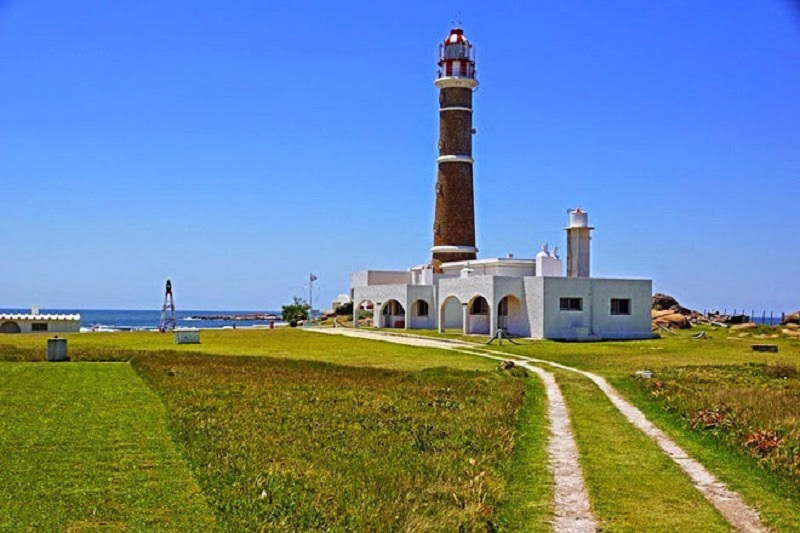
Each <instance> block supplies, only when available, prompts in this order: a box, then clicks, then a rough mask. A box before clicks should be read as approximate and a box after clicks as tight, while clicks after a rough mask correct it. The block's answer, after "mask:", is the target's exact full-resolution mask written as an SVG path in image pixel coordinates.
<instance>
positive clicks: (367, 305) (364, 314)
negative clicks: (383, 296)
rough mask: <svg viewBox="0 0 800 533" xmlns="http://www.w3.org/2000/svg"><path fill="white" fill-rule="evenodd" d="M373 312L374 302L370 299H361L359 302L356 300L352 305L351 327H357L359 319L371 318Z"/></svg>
mask: <svg viewBox="0 0 800 533" xmlns="http://www.w3.org/2000/svg"><path fill="white" fill-rule="evenodd" d="M374 314H375V302H373V301H372V300H361V301H360V302H358V305H354V306H353V327H354V328H357V327H358V326H359V321H360V320H373V319H374ZM365 325H367V324H365ZM372 325H375V324H372ZM375 326H376V325H375ZM376 327H377V326H376Z"/></svg>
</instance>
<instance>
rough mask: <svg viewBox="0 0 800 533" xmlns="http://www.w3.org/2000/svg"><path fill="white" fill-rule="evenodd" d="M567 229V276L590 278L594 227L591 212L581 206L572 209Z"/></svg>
mask: <svg viewBox="0 0 800 533" xmlns="http://www.w3.org/2000/svg"><path fill="white" fill-rule="evenodd" d="M568 212H569V225H568V226H567V227H566V228H565V229H566V230H567V277H568V278H588V277H589V267H590V264H591V262H590V251H591V244H590V243H591V240H592V230H593V229H594V228H593V227H591V226H589V214H588V213H587V212H586V211H583V210H582V209H581V208H577V209H571V210H569V211H568Z"/></svg>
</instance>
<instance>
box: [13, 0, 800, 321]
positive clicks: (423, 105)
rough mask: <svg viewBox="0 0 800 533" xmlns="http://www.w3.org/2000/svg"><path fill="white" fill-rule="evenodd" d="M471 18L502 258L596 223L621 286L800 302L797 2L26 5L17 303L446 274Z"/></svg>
mask: <svg viewBox="0 0 800 533" xmlns="http://www.w3.org/2000/svg"><path fill="white" fill-rule="evenodd" d="M454 6H457V7H455V8H454ZM454 9H457V11H454ZM456 17H458V18H459V19H460V20H461V21H462V23H463V27H464V28H465V31H466V34H467V36H468V37H469V38H470V39H471V40H472V42H473V43H474V44H475V45H476V48H477V60H478V76H479V79H480V82H481V85H480V87H479V89H478V92H477V93H476V95H475V126H476V128H477V130H478V133H477V135H476V137H475V147H474V148H475V159H476V165H475V180H476V194H477V200H476V209H477V231H478V246H479V248H480V249H481V256H483V257H490V256H496V255H506V254H507V253H509V252H513V253H514V254H515V255H516V256H517V257H532V256H533V255H534V254H535V253H536V251H537V250H538V249H539V247H540V246H541V244H542V243H543V242H549V243H551V245H561V246H562V248H563V241H564V235H563V233H564V232H563V230H562V228H563V226H564V223H565V219H566V209H567V208H570V207H576V206H581V207H583V208H585V209H586V210H588V211H589V213H590V217H591V221H592V223H593V225H595V226H597V228H598V229H597V231H596V232H595V237H594V241H593V246H594V248H593V273H594V274H596V275H598V276H629V277H649V278H653V280H654V284H655V289H656V290H659V291H666V292H669V293H672V294H674V295H676V296H678V298H679V299H680V300H681V301H682V302H683V303H685V304H687V305H690V306H694V307H699V308H706V307H712V306H718V307H721V308H722V307H727V308H729V309H732V308H734V307H738V308H742V307H746V308H748V309H749V308H755V309H759V310H760V309H775V310H776V311H778V310H794V309H797V308H800V226H798V222H797V217H798V214H797V211H798V204H799V203H800V202H798V200H799V199H800V180H799V179H798V178H800V149H798V147H800V98H799V97H798V95H800V9H798V8H797V4H796V3H793V2H790V1H788V0H759V1H755V0H751V1H737V0H725V1H722V0H719V1H708V2H693V1H688V0H687V1H666V2H652V1H649V0H647V1H645V0H643V1H638V2H634V1H619V2H613V3H609V2H599V1H595V2H577V1H575V2H493V3H490V4H487V3H486V2H477V1H475V2H471V1H464V2H459V3H457V4H452V3H447V2H426V1H406V2H392V3H383V2H366V1H358V2H356V1H354V2H336V3H333V2H301V1H296V2H282V3H278V2H257V1H240V2H215V3H211V2H189V1H169V0H162V1H159V2H149V1H142V0H137V1H128V0H115V1H114V2H105V1H99V0H94V1H92V0H87V1H82V2H66V1H59V0H46V1H45V0H16V1H14V0H12V1H3V0H0V79H2V83H0V214H2V228H3V231H2V233H0V307H23V306H28V305H30V304H32V303H37V304H39V305H40V306H42V307H47V308H157V307H158V306H159V305H160V301H161V296H162V290H163V282H164V279H166V278H167V277H171V278H172V279H173V281H174V285H175V294H176V300H177V303H178V305H179V306H181V307H183V308H184V309H186V308H195V309H199V308H208V309H226V308H227V309H264V308H266V309H274V308H277V307H279V306H280V305H281V304H282V303H285V302H287V301H289V300H290V299H291V297H292V296H293V295H300V294H301V293H302V290H303V285H304V283H305V282H306V277H307V274H308V272H310V271H313V272H314V273H315V274H317V275H318V276H319V278H320V286H321V295H322V297H323V299H324V300H326V301H329V300H330V299H332V298H333V297H334V296H335V295H336V294H337V293H339V292H346V290H347V281H348V273H349V272H350V271H352V270H358V269H363V268H367V267H371V268H406V267H407V266H410V265H413V264H420V263H423V262H425V261H427V260H428V259H429V252H428V249H429V247H430V244H431V238H432V237H431V226H432V211H433V194H432V191H433V184H434V180H435V170H436V169H435V158H436V136H437V132H438V126H437V120H438V113H437V111H436V108H437V101H438V100H437V93H436V89H435V87H434V86H433V79H434V75H435V69H436V65H435V60H436V50H437V45H438V42H439V41H440V40H441V39H443V38H444V36H445V35H446V34H447V32H448V29H449V27H450V26H451V22H452V21H453V20H454V19H455V18H456Z"/></svg>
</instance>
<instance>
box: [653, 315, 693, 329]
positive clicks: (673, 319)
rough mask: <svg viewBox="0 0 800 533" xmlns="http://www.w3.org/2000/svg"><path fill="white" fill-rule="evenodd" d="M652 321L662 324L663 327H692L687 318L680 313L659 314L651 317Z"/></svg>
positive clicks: (658, 324)
mask: <svg viewBox="0 0 800 533" xmlns="http://www.w3.org/2000/svg"><path fill="white" fill-rule="evenodd" d="M653 323H654V324H655V325H657V326H664V327H665V328H679V329H689V328H691V327H692V323H691V322H689V319H688V318H686V317H685V316H684V315H682V314H680V313H672V314H669V315H664V316H660V317H658V318H655V319H653Z"/></svg>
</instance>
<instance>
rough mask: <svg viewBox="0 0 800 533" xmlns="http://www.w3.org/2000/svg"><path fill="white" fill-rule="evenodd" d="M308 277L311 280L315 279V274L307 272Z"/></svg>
mask: <svg viewBox="0 0 800 533" xmlns="http://www.w3.org/2000/svg"><path fill="white" fill-rule="evenodd" d="M308 279H310V280H311V281H317V276H315V275H314V274H309V276H308Z"/></svg>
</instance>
